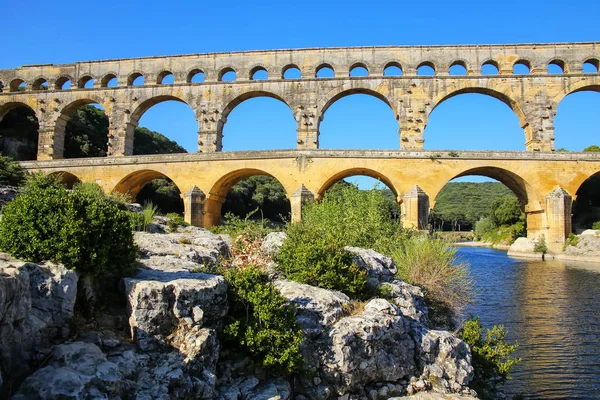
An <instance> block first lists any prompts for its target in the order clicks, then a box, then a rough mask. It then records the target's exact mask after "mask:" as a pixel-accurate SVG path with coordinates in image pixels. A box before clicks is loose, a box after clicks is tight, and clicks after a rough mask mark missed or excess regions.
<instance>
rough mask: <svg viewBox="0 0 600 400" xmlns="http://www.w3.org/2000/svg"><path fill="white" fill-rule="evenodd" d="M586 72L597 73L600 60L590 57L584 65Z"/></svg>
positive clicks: (584, 71) (599, 67)
mask: <svg viewBox="0 0 600 400" xmlns="http://www.w3.org/2000/svg"><path fill="white" fill-rule="evenodd" d="M582 67H583V73H584V74H597V73H598V70H600V61H598V60H597V59H595V58H590V59H589V60H587V61H585V62H584V63H583V65H582Z"/></svg>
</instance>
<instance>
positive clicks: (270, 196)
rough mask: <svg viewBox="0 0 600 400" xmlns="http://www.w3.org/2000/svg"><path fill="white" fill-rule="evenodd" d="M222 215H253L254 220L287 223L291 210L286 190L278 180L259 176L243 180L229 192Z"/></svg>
mask: <svg viewBox="0 0 600 400" xmlns="http://www.w3.org/2000/svg"><path fill="white" fill-rule="evenodd" d="M255 210H257V212H256V213H254V211H255ZM222 213H223V214H227V213H232V214H234V215H237V216H239V217H242V218H244V217H246V216H248V215H249V214H250V213H253V216H254V218H256V217H261V218H266V219H270V220H272V221H277V222H285V221H287V220H289V215H290V213H291V208H290V202H289V201H288V199H287V197H286V193H285V189H284V188H283V186H282V185H281V183H279V181H278V180H277V179H275V178H273V177H271V176H265V175H257V176H251V177H249V178H246V179H243V180H242V181H240V182H238V183H237V184H236V185H235V186H233V187H232V188H231V189H230V190H229V192H228V193H227V197H226V198H225V203H224V204H223V209H222Z"/></svg>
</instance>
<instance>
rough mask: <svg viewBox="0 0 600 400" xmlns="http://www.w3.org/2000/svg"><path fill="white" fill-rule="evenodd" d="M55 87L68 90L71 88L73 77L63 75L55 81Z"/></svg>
mask: <svg viewBox="0 0 600 400" xmlns="http://www.w3.org/2000/svg"><path fill="white" fill-rule="evenodd" d="M54 88H55V89H56V90H68V89H71V78H69V77H66V76H61V77H60V78H58V79H57V80H56V82H55V83H54Z"/></svg>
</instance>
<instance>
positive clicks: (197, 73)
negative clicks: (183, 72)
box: [187, 69, 205, 83]
mask: <svg viewBox="0 0 600 400" xmlns="http://www.w3.org/2000/svg"><path fill="white" fill-rule="evenodd" d="M204 79H205V75H204V72H203V71H202V70H201V69H193V70H191V71H190V73H189V74H188V76H187V82H188V83H203V82H204Z"/></svg>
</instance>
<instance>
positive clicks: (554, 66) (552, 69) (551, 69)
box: [548, 60, 567, 75]
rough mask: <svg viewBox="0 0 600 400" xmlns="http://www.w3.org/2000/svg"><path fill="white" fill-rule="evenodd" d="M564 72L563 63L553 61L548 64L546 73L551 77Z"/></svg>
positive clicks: (561, 61)
mask: <svg viewBox="0 0 600 400" xmlns="http://www.w3.org/2000/svg"><path fill="white" fill-rule="evenodd" d="M565 72H567V71H566V67H565V62H564V61H563V60H553V61H550V62H549V63H548V73H549V74H551V75H560V74H564V73H565Z"/></svg>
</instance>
